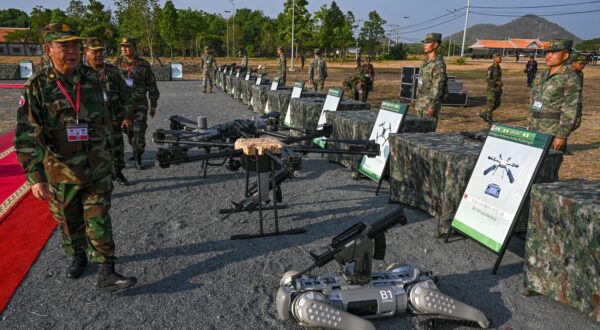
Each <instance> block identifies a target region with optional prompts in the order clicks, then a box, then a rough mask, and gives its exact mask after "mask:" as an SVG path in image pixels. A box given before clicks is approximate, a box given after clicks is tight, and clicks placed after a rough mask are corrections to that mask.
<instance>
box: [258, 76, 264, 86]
mask: <svg viewBox="0 0 600 330" xmlns="http://www.w3.org/2000/svg"><path fill="white" fill-rule="evenodd" d="M262 78H263V77H262V76H258V77H257V78H256V84H257V85H260V84H261V83H262Z"/></svg>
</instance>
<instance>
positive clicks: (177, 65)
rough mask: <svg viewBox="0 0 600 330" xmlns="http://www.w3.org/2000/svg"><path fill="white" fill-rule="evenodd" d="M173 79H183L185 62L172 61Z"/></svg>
mask: <svg viewBox="0 0 600 330" xmlns="http://www.w3.org/2000/svg"><path fill="white" fill-rule="evenodd" d="M171 80H183V63H181V62H172V63H171Z"/></svg>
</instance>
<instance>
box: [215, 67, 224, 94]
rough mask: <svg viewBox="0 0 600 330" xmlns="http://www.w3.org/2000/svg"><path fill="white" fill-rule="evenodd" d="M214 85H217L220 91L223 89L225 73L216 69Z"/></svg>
mask: <svg viewBox="0 0 600 330" xmlns="http://www.w3.org/2000/svg"><path fill="white" fill-rule="evenodd" d="M215 86H217V87H219V88H220V89H221V90H222V91H225V73H223V72H221V71H217V74H216V75H215Z"/></svg>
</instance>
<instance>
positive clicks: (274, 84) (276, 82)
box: [271, 77, 279, 91]
mask: <svg viewBox="0 0 600 330" xmlns="http://www.w3.org/2000/svg"><path fill="white" fill-rule="evenodd" d="M278 88H279V77H275V79H273V82H272V83H271V90H272V91H276V90H277V89H278Z"/></svg>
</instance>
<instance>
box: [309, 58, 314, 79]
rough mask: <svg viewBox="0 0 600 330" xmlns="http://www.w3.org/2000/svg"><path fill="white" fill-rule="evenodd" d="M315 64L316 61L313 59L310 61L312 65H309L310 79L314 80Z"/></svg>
mask: <svg viewBox="0 0 600 330" xmlns="http://www.w3.org/2000/svg"><path fill="white" fill-rule="evenodd" d="M314 66H315V61H312V63H310V66H309V67H308V80H310V81H313V71H314V68H313V67H314Z"/></svg>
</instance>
